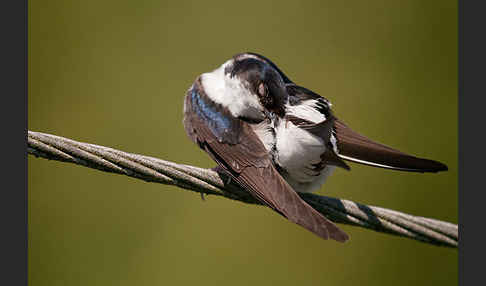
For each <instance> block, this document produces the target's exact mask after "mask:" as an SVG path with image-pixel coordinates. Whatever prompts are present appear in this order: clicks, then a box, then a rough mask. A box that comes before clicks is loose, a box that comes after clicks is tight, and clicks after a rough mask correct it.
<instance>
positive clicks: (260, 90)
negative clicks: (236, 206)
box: [183, 52, 447, 242]
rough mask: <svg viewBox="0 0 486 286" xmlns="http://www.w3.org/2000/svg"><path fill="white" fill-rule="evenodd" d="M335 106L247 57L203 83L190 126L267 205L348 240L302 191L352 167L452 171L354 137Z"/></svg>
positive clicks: (192, 100)
mask: <svg viewBox="0 0 486 286" xmlns="http://www.w3.org/2000/svg"><path fill="white" fill-rule="evenodd" d="M331 107H332V104H331V103H330V101H329V100H327V99H326V98H324V97H323V96H321V95H319V94H317V93H315V92H313V91H311V90H309V89H307V88H305V87H302V86H299V85H297V84H296V83H294V82H293V81H291V80H290V79H289V78H288V77H287V76H286V75H285V74H284V73H283V72H282V71H281V69H280V68H278V67H277V65H275V64H274V63H273V62H272V61H271V60H269V59H268V58H266V57H265V56H263V55H260V54H257V53H253V52H244V53H239V54H236V55H234V56H233V57H231V58H230V59H229V60H227V61H225V62H224V63H223V64H222V65H220V66H219V67H218V68H216V69H214V70H213V71H210V72H206V73H202V74H201V75H199V76H198V77H197V78H196V79H195V81H194V82H193V84H192V85H191V86H190V87H189V89H188V90H187V92H186V94H185V97H184V109H183V125H184V129H185V132H186V134H187V136H188V137H189V138H190V139H191V140H192V141H193V142H194V143H196V144H197V145H198V146H199V148H201V149H202V150H204V151H205V152H206V153H208V155H209V156H210V157H211V158H212V159H213V160H214V161H215V162H216V163H217V164H218V168H219V170H221V171H222V172H224V173H226V174H227V175H228V176H229V177H230V178H231V179H232V180H233V181H235V182H236V183H237V184H238V185H239V186H240V187H242V188H243V189H245V190H246V191H248V192H249V193H250V194H251V195H252V196H253V197H255V198H256V199H257V200H258V201H260V202H261V203H262V204H264V205H266V206H268V207H270V208H271V209H273V210H274V211H275V212H277V213H278V214H280V215H282V216H284V217H285V218H287V219H288V220H289V221H291V222H293V223H296V224H298V225H300V226H302V227H304V228H305V229H307V230H309V231H311V232H313V233H314V234H316V235H317V236H319V237H321V238H323V239H326V240H327V239H332V240H335V241H338V242H345V241H347V240H348V239H349V236H348V234H346V233H345V232H344V231H343V230H341V229H340V228H339V227H337V226H336V225H335V224H334V223H333V222H331V221H330V220H328V219H327V218H326V217H325V216H323V215H322V214H321V213H319V212H318V211H317V210H315V209H314V208H313V207H312V206H310V205H309V204H308V203H307V202H305V201H304V200H303V199H302V198H301V197H300V196H299V195H298V193H308V192H314V191H316V190H318V189H319V188H320V187H321V186H322V185H323V184H324V182H325V181H326V179H327V178H328V176H329V175H331V174H332V172H333V171H334V170H335V168H343V169H345V170H348V171H349V170H350V169H351V168H350V166H349V165H348V164H347V163H346V161H349V162H354V163H358V164H364V165H369V166H373V167H379V168H385V169H392V170H399V171H409V172H421V173H425V172H432V173H435V172H440V171H446V170H447V166H446V165H445V164H443V163H440V162H438V161H434V160H429V159H424V158H418V157H415V156H412V155H409V154H406V153H403V152H401V151H398V150H396V149H393V148H391V147H388V146H386V145H384V144H381V143H378V142H375V141H373V140H371V139H369V138H367V137H365V136H363V135H361V134H360V133H357V132H355V131H353V130H352V129H351V128H350V127H348V126H347V125H346V124H345V123H344V122H343V121H341V120H340V119H338V118H337V117H336V116H335V115H334V113H333V111H332V109H331Z"/></svg>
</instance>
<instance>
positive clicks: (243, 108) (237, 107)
mask: <svg viewBox="0 0 486 286" xmlns="http://www.w3.org/2000/svg"><path fill="white" fill-rule="evenodd" d="M230 64H233V60H232V59H231V60H229V61H227V62H225V63H224V64H223V65H221V66H220V67H219V68H217V69H215V70H214V71H212V72H209V73H204V74H202V75H201V84H202V86H203V88H204V91H205V92H206V94H207V96H208V97H209V98H210V99H211V100H213V101H214V102H216V103H219V104H221V105H223V106H224V107H226V108H228V109H229V111H230V112H231V114H232V115H233V116H235V117H239V116H243V117H247V118H251V119H263V117H264V115H263V106H262V105H261V104H260V101H259V100H258V96H257V95H256V94H252V93H251V92H250V90H248V88H247V87H246V86H245V84H244V83H243V82H242V80H240V79H239V78H236V77H233V78H231V77H230V75H229V74H228V75H225V73H224V70H225V68H226V67H227V66H228V65H230Z"/></svg>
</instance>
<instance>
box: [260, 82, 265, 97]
mask: <svg viewBox="0 0 486 286" xmlns="http://www.w3.org/2000/svg"><path fill="white" fill-rule="evenodd" d="M258 95H259V96H260V97H265V96H266V95H267V87H266V86H265V84H264V83H263V82H262V83H260V85H258Z"/></svg>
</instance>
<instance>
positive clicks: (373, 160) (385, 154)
mask: <svg viewBox="0 0 486 286" xmlns="http://www.w3.org/2000/svg"><path fill="white" fill-rule="evenodd" d="M334 131H335V135H336V139H337V146H338V150H339V157H341V158H342V159H344V160H348V161H351V162H355V163H360V164H365V165H370V166H374V167H380V168H385V169H392V170H399V171H409V172H421V173H424V172H432V173H436V172H439V171H446V170H447V166H446V165H444V164H442V163H440V162H437V161H433V160H429V159H423V158H417V157H414V156H412V155H408V154H406V153H403V152H401V151H398V150H395V149H393V148H391V147H388V146H386V145H383V144H380V143H377V142H374V141H372V140H370V139H368V138H366V137H365V136H363V135H361V134H359V133H357V132H355V131H353V130H352V129H351V128H349V127H348V126H346V124H344V123H343V122H342V121H340V120H336V121H335V123H334Z"/></svg>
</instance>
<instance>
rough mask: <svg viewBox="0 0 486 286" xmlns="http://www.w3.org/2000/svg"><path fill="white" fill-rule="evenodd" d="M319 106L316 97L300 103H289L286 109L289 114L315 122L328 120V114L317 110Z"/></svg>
mask: <svg viewBox="0 0 486 286" xmlns="http://www.w3.org/2000/svg"><path fill="white" fill-rule="evenodd" d="M317 108H318V106H317V104H316V100H315V99H308V100H305V101H302V102H301V103H300V104H298V105H290V104H287V105H286V106H285V110H286V112H287V114H289V115H293V116H296V117H299V118H302V119H305V120H308V121H311V122H314V123H318V122H322V121H324V120H326V116H325V115H324V114H322V113H320V112H319V110H317Z"/></svg>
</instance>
